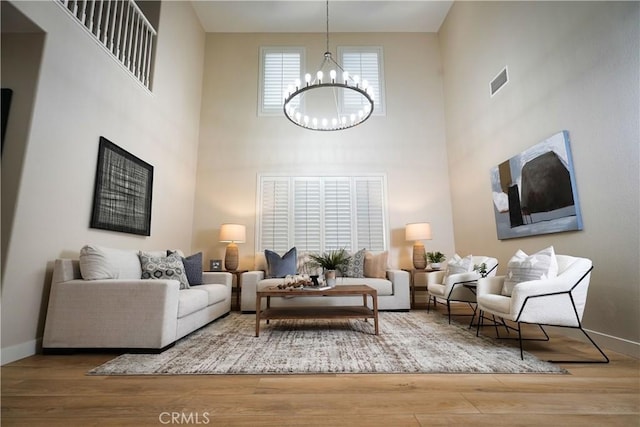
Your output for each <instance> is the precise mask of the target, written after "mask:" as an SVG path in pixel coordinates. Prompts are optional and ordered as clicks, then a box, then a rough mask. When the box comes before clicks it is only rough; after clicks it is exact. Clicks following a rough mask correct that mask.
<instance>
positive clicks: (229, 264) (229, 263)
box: [224, 243, 238, 271]
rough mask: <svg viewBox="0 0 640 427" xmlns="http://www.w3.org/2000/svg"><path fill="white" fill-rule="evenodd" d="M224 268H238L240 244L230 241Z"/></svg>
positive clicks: (232, 269)
mask: <svg viewBox="0 0 640 427" xmlns="http://www.w3.org/2000/svg"><path fill="white" fill-rule="evenodd" d="M224 269H225V270H227V271H236V270H237V269H238V245H236V244H235V243H229V244H228V245H227V250H226V252H225V254H224Z"/></svg>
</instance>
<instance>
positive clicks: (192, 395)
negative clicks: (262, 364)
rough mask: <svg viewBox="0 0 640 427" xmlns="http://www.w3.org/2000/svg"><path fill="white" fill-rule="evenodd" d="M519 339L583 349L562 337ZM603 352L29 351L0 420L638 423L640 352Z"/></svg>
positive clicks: (7, 374)
mask: <svg viewBox="0 0 640 427" xmlns="http://www.w3.org/2000/svg"><path fill="white" fill-rule="evenodd" d="M438 311H441V312H442V308H438ZM467 320H468V319H465V318H461V319H460V321H461V322H466V321H467ZM485 329H486V330H485V331H484V333H485V334H490V333H491V331H490V330H491V328H485ZM526 348H527V350H528V351H530V352H532V353H534V354H535V355H537V356H538V357H540V358H549V357H561V356H564V357H567V355H571V356H574V357H578V356H584V357H587V358H588V357H595V354H594V351H592V349H591V348H590V347H589V346H588V345H586V344H583V343H582V342H579V341H575V340H571V339H569V338H565V337H562V336H553V337H552V341H551V342H550V343H533V342H532V343H528V345H527V346H526ZM605 351H606V352H607V354H608V356H609V357H610V359H611V363H609V364H608V365H601V364H596V365H593V364H567V365H562V366H563V367H565V368H566V369H567V370H568V371H569V374H568V375H559V374H524V375H516V374H475V375H474V374H420V375H410V374H406V375H381V374H360V375H328V374H324V375H265V376H258V375H255V376H254V375H245V376H241V375H237V376H231V375H229V376H215V375H211V376H138V377H135V376H121V377H117V376H111V377H96V376H86V375H85V373H86V372H87V371H88V370H89V369H91V368H94V367H96V366H98V365H99V364H101V363H103V362H106V361H107V360H110V359H111V358H113V357H114V355H113V354H78V355H65V356H42V355H36V356H33V357H29V358H26V359H23V360H20V361H17V362H14V363H11V364H8V365H6V366H3V367H2V369H1V372H0V373H1V379H2V402H1V405H2V425H3V426H5V425H6V426H13V425H18V426H23V425H24V426H27V425H28V426H94V425H100V426H102V425H105V426H146V425H212V426H302V425H304V426H427V425H456V426H458V425H474V426H483V425H491V426H500V425H505V426H540V425H549V426H551V425H569V426H571V425H588V426H638V425H640V361H639V360H637V359H634V358H631V357H627V356H624V355H621V354H616V353H614V352H612V351H607V350H605ZM563 353H564V354H563Z"/></svg>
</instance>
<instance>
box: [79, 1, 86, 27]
mask: <svg viewBox="0 0 640 427" xmlns="http://www.w3.org/2000/svg"><path fill="white" fill-rule="evenodd" d="M80 16H82V18H79V19H80V22H82V25H84V26H85V27H86V26H87V0H82V13H80Z"/></svg>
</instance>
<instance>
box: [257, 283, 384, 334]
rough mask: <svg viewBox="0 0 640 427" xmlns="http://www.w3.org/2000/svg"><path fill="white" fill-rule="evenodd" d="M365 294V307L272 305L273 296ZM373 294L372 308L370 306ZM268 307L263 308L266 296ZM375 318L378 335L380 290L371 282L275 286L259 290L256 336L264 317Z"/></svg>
mask: <svg viewBox="0 0 640 427" xmlns="http://www.w3.org/2000/svg"><path fill="white" fill-rule="evenodd" d="M323 296H332V297H336V296H362V305H361V306H347V305H345V306H319V305H318V306H304V307H271V297H323ZM368 296H370V297H371V301H372V308H369V306H368V305H367V297H368ZM263 298H266V299H267V307H266V308H265V309H262V299H263ZM348 318H364V320H365V321H366V320H367V319H369V318H373V322H374V326H375V334H376V335H378V291H376V290H375V289H373V288H372V287H370V286H367V285H343V286H336V287H335V288H331V289H326V290H322V291H321V290H315V289H314V290H306V289H278V288H276V287H271V288H267V289H264V290H262V291H258V292H256V337H258V336H260V320H263V319H264V320H266V321H267V323H269V320H270V319H348Z"/></svg>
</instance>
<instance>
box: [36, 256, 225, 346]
mask: <svg viewBox="0 0 640 427" xmlns="http://www.w3.org/2000/svg"><path fill="white" fill-rule="evenodd" d="M116 251H117V252H118V256H117V257H113V259H111V260H107V261H112V262H122V260H123V259H126V262H127V263H129V265H132V266H133V268H132V269H129V271H127V269H126V268H122V269H120V271H118V272H117V273H116V274H115V275H116V276H117V278H109V279H98V280H85V279H83V278H82V275H81V271H80V262H79V260H71V259H57V260H56V261H55V265H54V270H53V280H52V285H51V292H50V296H49V307H48V310H47V319H46V323H45V329H44V338H43V352H45V353H57V352H61V351H69V350H70V349H96V348H109V349H131V350H133V349H136V350H143V351H162V350H164V349H165V348H167V347H168V346H170V345H172V344H173V343H174V342H175V341H176V340H178V339H179V338H182V337H184V336H185V335H188V334H189V333H191V332H193V331H195V330H196V329H199V328H201V327H202V326H204V325H206V324H207V323H209V322H211V321H213V320H215V319H217V318H219V317H221V316H224V315H227V314H228V313H229V312H230V310H231V287H232V275H231V274H230V273H224V272H215V273H209V272H204V273H203V284H202V285H198V286H192V287H191V288H190V289H180V282H179V281H177V280H164V279H162V280H155V279H153V280H152V279H141V278H140V277H141V276H140V274H138V273H137V272H136V270H135V261H136V258H137V257H138V251H134V250H129V251H125V250H112V253H113V252H116ZM160 253H162V252H160ZM165 253H166V252H165ZM138 262H139V261H138ZM116 268H118V267H116ZM136 276H137V277H136Z"/></svg>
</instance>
